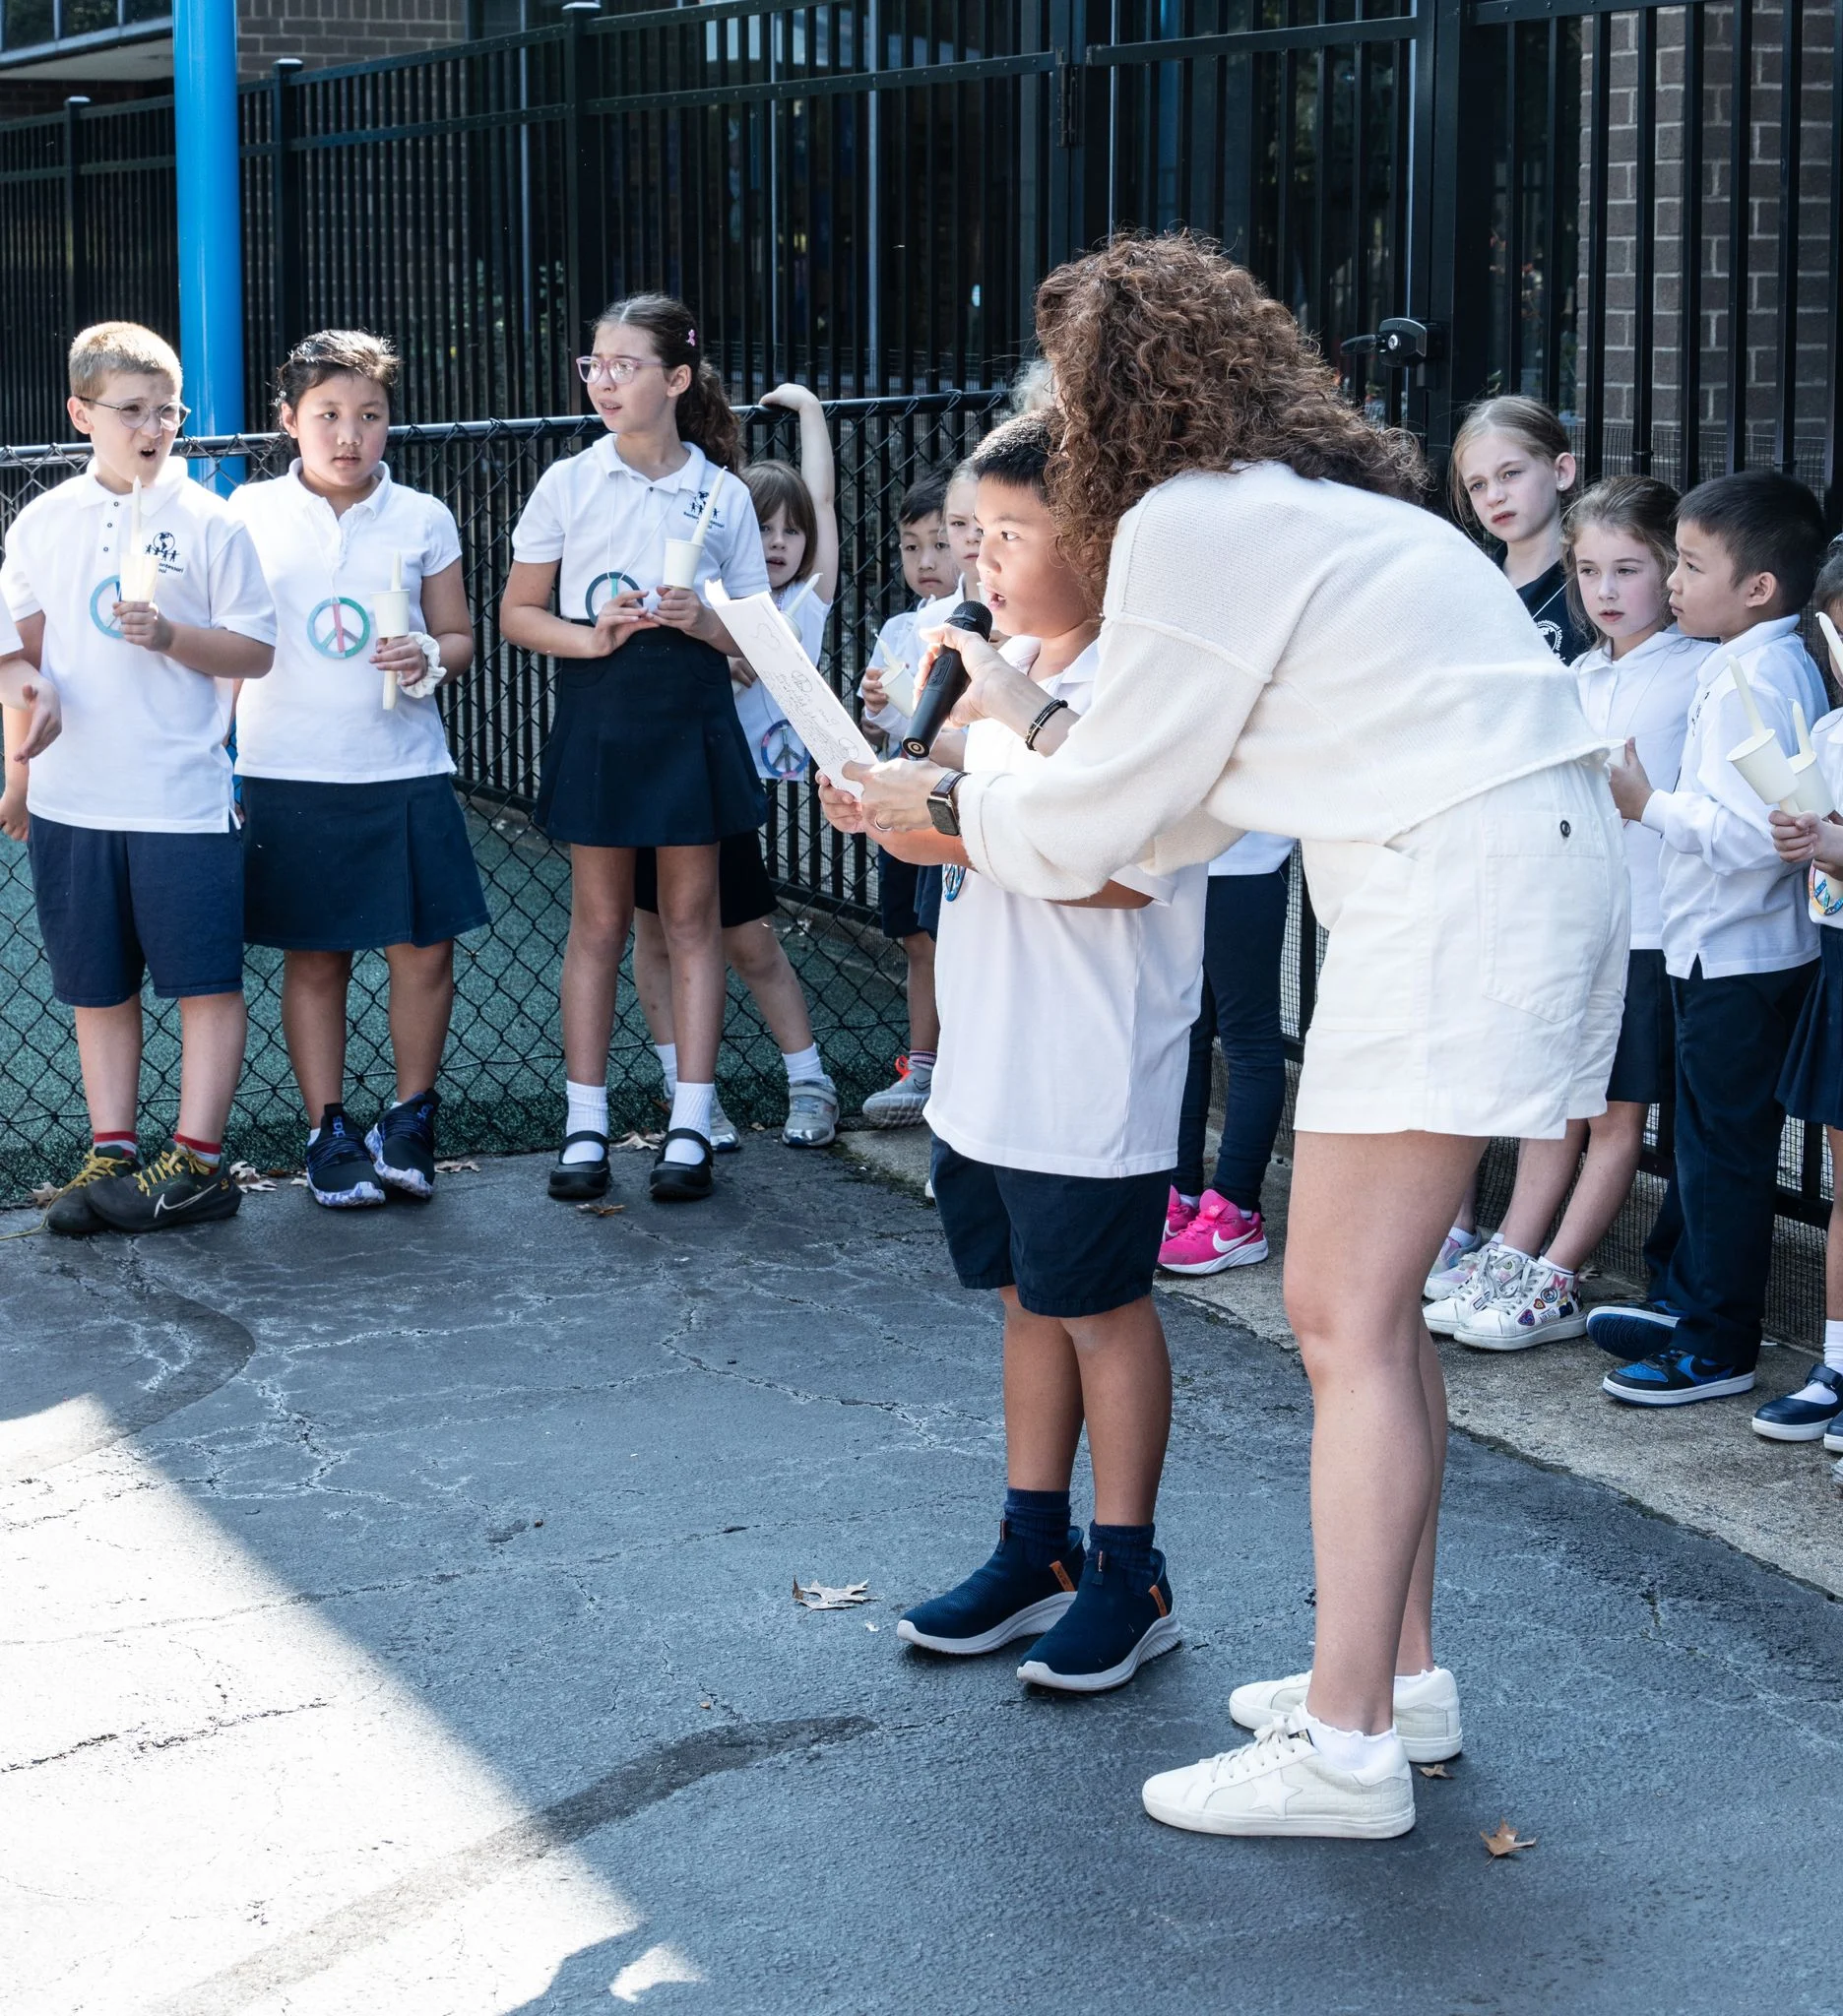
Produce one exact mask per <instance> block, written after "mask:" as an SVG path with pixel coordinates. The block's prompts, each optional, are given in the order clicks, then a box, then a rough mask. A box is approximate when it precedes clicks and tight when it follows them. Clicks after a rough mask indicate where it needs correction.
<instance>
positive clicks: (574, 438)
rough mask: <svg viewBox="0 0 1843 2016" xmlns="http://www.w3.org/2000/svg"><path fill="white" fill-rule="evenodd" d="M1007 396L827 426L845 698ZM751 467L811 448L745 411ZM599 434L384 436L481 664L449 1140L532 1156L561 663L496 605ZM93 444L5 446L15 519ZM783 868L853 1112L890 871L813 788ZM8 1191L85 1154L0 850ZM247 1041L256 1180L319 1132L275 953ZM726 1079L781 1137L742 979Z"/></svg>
mask: <svg viewBox="0 0 1843 2016" xmlns="http://www.w3.org/2000/svg"><path fill="white" fill-rule="evenodd" d="M997 403H998V401H997V396H996V395H993V394H981V395H974V396H966V395H961V394H958V393H937V394H931V395H924V396H918V397H916V398H913V399H904V400H883V401H868V400H866V401H852V402H846V403H843V404H840V405H835V406H833V407H832V408H830V409H829V414H828V416H829V418H830V421H831V426H832V432H833V439H834V444H835V450H836V454H837V458H838V468H839V508H840V531H841V547H842V552H841V560H842V573H841V592H840V596H839V600H838V604H837V607H836V610H835V613H834V615H833V618H832V623H831V626H830V628H829V632H828V647H827V651H826V655H825V661H824V668H825V669H826V671H827V672H828V673H829V675H830V676H831V678H832V680H833V683H834V685H835V686H836V687H837V689H838V691H839V692H840V693H841V694H849V693H851V692H852V691H853V690H854V689H855V687H856V685H857V681H858V677H859V676H860V675H861V673H862V671H863V669H864V667H865V665H866V664H867V663H868V661H869V653H870V650H871V647H872V645H873V643H874V640H875V637H876V632H877V628H878V626H879V624H880V623H881V622H882V621H883V620H884V618H886V617H887V616H889V615H892V614H894V613H895V612H896V611H897V610H898V609H900V608H902V607H905V606H908V605H909V602H908V598H907V595H906V591H905V589H904V586H903V581H902V572H901V566H900V561H899V557H898V553H897V527H896V505H897V502H898V500H899V498H900V497H901V495H902V492H903V490H904V489H905V488H906V487H907V486H908V484H909V483H910V482H911V481H912V480H913V479H914V478H915V476H917V475H918V474H920V473H922V472H923V471H925V470H930V469H939V468H942V467H944V466H946V465H949V464H951V463H953V462H955V461H957V460H958V459H959V457H960V456H961V455H962V454H963V453H964V452H965V451H966V449H967V447H968V446H969V445H970V443H971V440H972V439H973V438H976V437H977V435H978V434H979V433H980V432H981V431H982V430H983V428H984V426H985V423H986V422H987V420H988V419H989V416H990V414H991V412H992V411H993V410H994V408H995V407H996V405H997ZM746 421H747V434H748V438H749V444H750V452H751V454H752V455H754V456H756V457H758V458H759V457H760V456H763V455H766V454H770V453H774V452H777V451H779V452H784V453H789V452H792V453H796V449H795V445H794V440H793V437H792V435H791V432H790V431H789V429H790V425H791V423H790V422H789V420H788V419H787V417H786V416H785V415H782V416H777V415H775V414H774V413H773V412H772V410H768V409H757V410H754V411H752V412H751V413H749V414H748V415H747V416H746ZM601 431H602V428H601V422H600V421H599V420H597V419H595V418H594V416H593V415H591V416H589V417H588V418H587V419H576V418H564V419H544V420H512V421H495V420H487V421H474V422H457V423H454V424H451V425H447V426H439V427H401V428H397V429H394V430H393V435H392V445H391V464H392V469H393V472H394V473H396V474H397V475H398V476H400V477H401V478H402V479H403V480H404V481H406V482H409V483H411V484H413V485H414V486H415V487H417V488H419V489H425V490H428V491H431V492H432V493H433V494H435V495H437V496H439V497H442V498H443V499H445V500H446V502H447V503H448V504H449V505H450V506H451V507H452V508H453V510H454V512H455V515H456V517H457V519H458V520H459V522H460V526H461V534H462V543H463V548H464V551H465V554H466V571H467V580H468V589H469V599H470V601H471V603H472V605H473V608H474V613H475V625H476V632H477V637H478V640H479V647H480V648H479V653H478V656H477V660H476V662H475V664H474V666H473V668H472V670H471V671H470V672H469V673H468V675H467V676H466V678H465V679H462V680H460V681H458V682H457V683H456V684H455V685H454V686H452V687H451V688H449V689H448V691H447V692H446V693H445V694H444V696H443V702H442V705H443V712H444V715H445V717H446V721H447V725H448V731H449V737H450V745H451V747H452V748H453V750H454V754H455V760H456V764H457V767H458V772H459V774H458V776H457V779H456V783H457V787H458V788H459V789H460V791H461V793H462V796H463V799H464V802H465V804H466V807H467V811H468V819H469V826H470V830H471V832H472V836H473V841H474V849H475V855H476V858H477V861H478V863H479V867H480V871H481V877H482V880H483V881H484V883H485V885H486V891H487V901H488V906H489V909H490V911H491V913H492V924H491V926H490V928H489V929H488V930H486V931H485V932H482V933H478V934H476V935H475V937H473V938H472V939H470V940H468V941H465V942H464V943H463V944H462V946H461V947H460V956H459V962H458V975H457V977H458V982H459V997H458V1001H457V1006H456V1015H455V1024H454V1033H453V1036H452V1038H451V1040H450V1044H449V1050H448V1056H447V1061H446V1065H445V1068H444V1073H443V1093H444V1099H445V1102H446V1104H445V1114H444V1140H445V1145H446V1146H447V1147H448V1148H450V1149H452V1150H454V1151H456V1152H463V1151H491V1152H504V1151H510V1150H514V1149H530V1148H537V1147H541V1146H544V1145H546V1144H548V1143H549V1142H551V1141H552V1140H554V1139H555V1138H556V1136H557V1132H558V1129H559V1127H560V1124H561V1118H562V1082H563V1081H562V1052H561V1049H560V1046H559V1033H558V1026H557V1013H556V997H557V980H558V976H559V972H560V967H561V961H562V954H563V944H564V938H565V934H566V932H567V929H568V923H569V876H568V857H567V854H566V852H565V851H562V850H560V849H557V848H555V847H553V846H552V845H551V844H550V843H549V842H548V841H547V840H546V839H545V838H544V837H543V835H542V834H540V832H539V831H538V830H537V829H536V828H535V827H533V826H532V825H531V823H530V820H529V812H530V808H531V803H532V799H533V796H534V794H535V792H536V788H537V776H538V760H539V755H540V750H541V748H542V746H543V740H544V736H545V734H546V732H547V730H548V726H549V720H550V706H551V683H550V667H549V661H547V660H544V659H540V658H536V657H534V656H533V655H532V654H531V653H528V652H525V651H521V650H519V649H517V648H516V647H514V646H511V645H508V644H506V643H504V642H503V641H502V640H501V638H500V637H499V634H498V624H497V615H496V609H497V602H498V598H499V592H500V589H501V587H502V585H503V583H504V580H505V573H506V568H507V566H508V564H509V562H510V557H511V532H512V527H513V525H514V523H515V522H516V520H517V518H518V514H519V512H520V510H521V509H522V507H523V505H524V502H525V499H526V498H527V497H528V496H529V495H530V493H531V490H532V488H533V486H534V484H535V483H536V482H537V480H538V477H539V475H540V473H542V471H543V470H544V469H545V468H546V467H547V466H548V465H549V464H550V463H551V462H552V461H553V460H555V459H556V458H557V457H558V456H560V455H567V454H570V453H572V452H575V451H576V450H577V449H579V448H580V447H581V446H583V445H584V444H585V442H587V441H589V440H591V439H594V438H595V437H597V436H598V435H599V434H600V433H601ZM181 450H182V451H183V452H185V453H187V454H188V455H189V456H190V457H191V458H192V459H193V462H194V469H195V473H199V474H201V475H211V474H213V473H216V472H217V471H219V470H222V469H224V468H226V467H233V468H234V473H236V474H238V475H239V476H241V475H243V474H247V475H249V476H252V477H256V476H263V475H270V474H279V473H282V472H283V471H285V470H286V467H287V450H286V443H285V441H284V440H281V439H278V437H277V436H275V435H247V436H239V437H235V438H228V439H220V440H208V441H197V442H185V443H182V444H181ZM83 460H84V457H83V451H82V450H80V449H78V448H74V447H73V448H57V449H34V450H25V451H20V450H0V526H3V525H4V524H5V523H8V522H10V520H11V518H12V515H13V513H14V512H16V511H17V510H18V509H19V508H20V507H21V505H23V504H24V503H26V502H27V501H28V500H29V499H30V498H31V497H32V496H33V495H34V494H36V493H37V492H38V491H40V490H42V489H44V488H46V487H48V486H50V485H53V484H55V483H57V482H60V481H62V480H64V479H65V478H66V477H68V476H69V475H71V474H73V473H75V472H76V471H77V470H79V469H80V468H81V467H82V465H83ZM769 804H770V812H769V823H768V828H767V833H766V843H767V850H768V858H769V867H770V872H771V873H772V874H773V876H774V878H775V882H776V885H777V888H778V890H779V893H780V895H781V898H782V910H781V914H780V916H779V918H778V919H777V925H778V928H779V929H780V930H781V933H782V936H783V940H784V942H785V944H786V946H787V950H788V953H789V956H790V957H791V958H792V960H793V961H794V966H795V968H796V969H797V970H798V972H799V974H800V977H801V979H802V981H803V983H804V985H805V989H806V993H807V996H808V1000H809V1003H810V1006H811V1009H812V1014H813V1021H814V1026H815V1031H816V1034H817V1036H818V1039H819V1043H820V1048H821V1050H822V1052H823V1054H824V1057H825V1060H826V1063H827V1066H828V1068H829V1069H830V1070H831V1071H832V1073H833V1075H834V1076H835V1077H836V1078H837V1080H838V1082H839V1085H840V1089H841V1092H842V1093H843V1094H844V1096H845V1100H846V1103H847V1104H848V1106H855V1105H856V1103H858V1101H859V1100H860V1099H861V1098H862V1097H863V1096H864V1094H866V1093H868V1092H870V1091H873V1090H875V1089H876V1088H877V1087H878V1086H879V1085H883V1084H887V1083H888V1082H889V1079H890V1076H891V1066H892V1063H893V1060H894V1058H895V1056H896V1054H897V1052H898V1051H899V1050H900V1049H902V1048H903V1047H904V1031H905V1028H906V1017H907V1010H906V1006H905V1002H904V998H903V988H902V980H903V973H902V959H901V955H900V953H899V952H898V951H897V950H896V949H895V948H893V947H892V946H890V945H889V944H888V943H887V941H885V940H884V938H883V937H882V934H881V933H880V931H879V930H878V929H877V927H876V921H875V902H876V879H875V878H876V866H875V855H874V853H873V852H872V851H870V850H869V849H867V848H866V846H865V844H864V842H863V840H862V839H861V837H855V838H851V839H847V838H846V837H845V836H843V835H840V834H838V833H835V832H833V831H832V829H831V828H830V827H828V826H826V825H825V823H824V821H823V820H822V819H821V818H820V817H819V816H818V808H817V802H816V797H815V794H814V793H813V791H812V789H811V787H810V786H808V785H803V784H801V785H780V786H776V787H772V788H770V792H769ZM0 976H4V982H5V984H4V1000H3V1001H0V1197H8V1196H18V1195H21V1194H23V1193H24V1192H25V1191H27V1190H29V1189H31V1188H32V1187H34V1186H35V1185H37V1184H39V1183H42V1182H44V1181H45V1180H46V1179H47V1178H49V1177H51V1176H53V1175H55V1174H56V1173H57V1172H58V1171H59V1170H60V1169H63V1170H68V1168H69V1166H72V1164H73V1161H74V1159H75V1158H76V1157H77V1156H78V1155H79V1153H80V1151H81V1149H82V1147H83V1146H84V1144H85V1143H86V1142H87V1139H88V1135H87V1129H86V1121H85V1108H84V1100H83V1087H82V1079H81V1074H80V1072H79V1069H78V1062H77V1053H76V1046H75V1041H74V1039H73V1035H72V1030H71V1021H70V1015H69V1011H68V1010H66V1009H63V1008H60V1007H59V1006H58V1005H57V1004H56V1003H55V1002H54V1001H53V1000H52V998H51V991H50V976H49V973H48V971H47V969H46V967H45V963H44V958H43V951H42V947H41V944H40V941H39V938H38V930H37V923H36V919H35V917H34V915H33V912H32V883H31V868H30V864H29V862H28V858H27V853H26V850H25V849H24V848H22V847H17V846H15V845H14V844H13V843H11V842H8V841H4V840H0ZM386 978H387V976H386V973H385V969H384V965H383V961H382V959H381V957H379V956H377V955H365V956H363V957H361V959H360V960H359V962H358V964H357V969H356V972H355V975H354V984H353V988H352V996H351V1024H352V1029H351V1038H352V1040H351V1047H350V1077H351V1079H352V1081H353V1083H354V1085H355V1086H356V1087H358V1088H359V1091H358V1095H357V1098H356V1099H355V1101H354V1109H355V1110H361V1109H362V1101H363V1099H364V1098H365V1097H369V1098H371V1099H372V1100H373V1102H374V1103H377V1104H379V1105H382V1104H386V1103H389V1100H390V1099H391V1097H392V1096H393V1094H392V1091H391V1083H392V1080H391V1069H390V1051H389V1032H388V1029H387V1027H386V1015H385V999H386ZM247 979H248V991H249V998H250V1013H251V1038H250V1048H249V1054H248V1059H247V1063H246V1066H245V1070H244V1075H243V1081H242V1084H241V1087H240V1089H239V1092H238V1095H237V1103H236V1106H235V1110H234V1112H233V1115H232V1120H231V1132H232V1143H231V1145H232V1150H233V1152H234V1153H236V1154H238V1155H241V1156H245V1157H247V1158H248V1159H249V1160H250V1161H252V1162H255V1163H257V1164H258V1165H267V1164H294V1163H297V1162H298V1160H299V1156H300V1144H301V1129H302V1126H303V1124H304V1122H303V1119H302V1115H301V1113H300V1109H299V1101H298V1097H297V1095H296V1093H295V1089H294V1084H293V1079H292V1074H291V1072H290V1070H289V1067H288V1062H287V1056H286V1049H285V1047H284V1044H283V1041H282V1036H281V1014H280V1007H281V1003H280V984H281V955H280V954H278V953H273V952H268V951H265V950H264V949H262V948H260V947H252V948H251V950H250V954H249V961H248V974H247ZM151 1007H152V1010H153V1012H152V1013H151V1015H150V1023H149V1040H148V1053H147V1068H146V1072H145V1074H144V1079H143V1091H144V1107H145V1109H146V1110H147V1111H148V1112H149V1114H150V1116H151V1119H152V1120H153V1121H154V1122H155V1123H156V1124H162V1125H163V1124H167V1123H168V1122H169V1120H170V1117H171V1114H172V1112H173V1110H174V1108H175V1106H176V1103H177V1098H178V1030H177V1017H176V1015H175V1014H174V1012H173V1009H172V1007H171V1004H170V1003H164V1004H161V1003H151ZM650 1042H651V1040H650V1038H649V1036H648V1033H647V1030H646V1027H645V1024H644V1022H643V1020H642V1019H641V1016H640V1013H639V1008H638V1005H637V1002H636V1001H635V998H634V992H633V989H632V987H631V986H623V989H622V1003H621V1022H620V1026H619V1028H618V1029H617V1031H616V1035H615V1042H614V1050H613V1056H612V1060H611V1064H610V1084H611V1088H612V1092H613V1096H614V1110H615V1113H616V1116H617V1118H619V1119H620V1120H621V1121H622V1123H623V1124H625V1125H630V1126H636V1125H640V1124H642V1123H645V1124H649V1125H650V1124H651V1123H652V1120H653V1118H654V1117H655V1101H656V1099H657V1097H658V1095H659V1090H660V1079H659V1072H658V1068H657V1064H656V1061H655V1059H654V1056H653V1053H652V1049H651V1047H650ZM719 1076H720V1082H721V1086H722V1092H723V1097H724V1099H725V1100H726V1102H727V1103H729V1106H730V1110H731V1113H732V1115H733V1116H734V1117H736V1118H737V1119H738V1120H743V1119H753V1120H760V1121H763V1122H769V1121H773V1122H777V1123H778V1121H779V1119H780V1117H781V1113H782V1111H783V1110H784V1095H785V1080H784V1077H783V1075H782V1072H781V1069H780V1062H779V1052H778V1050H777V1048H776V1046H775V1043H774V1040H773V1038H772V1037H771V1035H770V1034H769V1032H768V1030H767V1027H766V1025H765V1023H764V1022H763V1020H762V1018H761V1016H760V1014H759V1012H758V1011H757V1010H756V1008H755V1005H754V1003H753V1001H752V999H751V998H750V997H749V996H748V994H747V993H746V992H744V991H742V990H741V989H740V988H739V987H733V986H732V999H731V1010H730V1015H729V1018H728V1030H727V1036H726V1041H725V1048H724V1054H723V1057H722V1060H721V1062H720V1065H719Z"/></svg>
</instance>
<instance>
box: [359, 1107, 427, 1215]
mask: <svg viewBox="0 0 1843 2016" xmlns="http://www.w3.org/2000/svg"><path fill="white" fill-rule="evenodd" d="M440 1104H441V1101H440V1099H439V1098H438V1097H437V1096H436V1095H435V1094H434V1093H432V1092H425V1093H421V1094H419V1095H418V1096H417V1097H416V1098H415V1099H407V1100H405V1101H404V1102H403V1103H402V1104H401V1105H395V1106H392V1107H391V1109H390V1110H389V1111H388V1112H387V1113H385V1114H384V1115H383V1116H382V1117H381V1118H380V1119H379V1121H378V1123H377V1125H376V1126H375V1127H373V1128H372V1129H371V1131H370V1133H369V1134H367V1135H366V1136H365V1138H364V1145H365V1146H366V1148H368V1149H369V1150H370V1151H371V1166H372V1167H373V1168H374V1169H376V1170H377V1172H378V1177H379V1179H380V1180H381V1181H382V1182H383V1183H385V1184H386V1185H387V1186H388V1187H389V1188H390V1189H393V1190H401V1191H402V1192H403V1194H404V1195H405V1196H406V1197H420V1198H429V1197H433V1196H434V1194H435V1108H436V1107H437V1106H438V1105H440Z"/></svg>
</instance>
